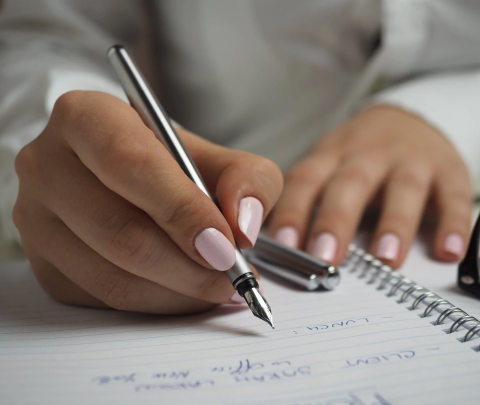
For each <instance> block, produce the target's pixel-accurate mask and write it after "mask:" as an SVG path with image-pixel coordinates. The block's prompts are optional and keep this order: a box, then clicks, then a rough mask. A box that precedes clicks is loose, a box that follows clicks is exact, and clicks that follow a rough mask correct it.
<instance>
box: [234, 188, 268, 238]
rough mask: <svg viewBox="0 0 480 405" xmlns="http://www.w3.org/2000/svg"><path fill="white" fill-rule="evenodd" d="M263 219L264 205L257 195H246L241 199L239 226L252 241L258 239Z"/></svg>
mask: <svg viewBox="0 0 480 405" xmlns="http://www.w3.org/2000/svg"><path fill="white" fill-rule="evenodd" d="M262 220H263V205H262V203H261V202H260V201H259V200H257V199H256V198H255V197H245V198H243V199H242V201H240V210H239V214H238V227H239V228H240V230H241V231H242V232H243V234H244V235H245V236H246V237H247V238H248V240H249V241H250V242H251V244H252V246H253V245H255V242H256V241H257V237H258V233H259V232H260V227H261V226H262Z"/></svg>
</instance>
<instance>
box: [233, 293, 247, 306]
mask: <svg viewBox="0 0 480 405" xmlns="http://www.w3.org/2000/svg"><path fill="white" fill-rule="evenodd" d="M230 301H233V302H236V303H237V304H243V303H244V302H245V299H244V298H243V297H242V296H241V295H240V294H239V293H238V291H235V292H234V293H233V295H232V296H231V297H230Z"/></svg>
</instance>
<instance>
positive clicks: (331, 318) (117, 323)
mask: <svg viewBox="0 0 480 405" xmlns="http://www.w3.org/2000/svg"><path fill="white" fill-rule="evenodd" d="M418 252H419V251H418ZM427 261H428V260H427V259H425V258H423V256H421V255H420V253H418V257H417V258H416V259H415V266H418V267H425V263H426V262H427ZM430 265H431V264H429V266H430ZM451 269H452V271H453V267H452V268H451ZM409 271H413V270H409ZM420 271H421V270H420V269H418V272H420ZM445 274H447V273H445ZM413 277H414V276H413V275H412V278H413ZM263 281H264V285H265V290H266V296H267V297H268V300H269V302H270V304H271V306H272V309H273V315H274V321H275V327H276V329H275V330H271V329H270V328H269V327H268V325H266V324H264V323H263V322H261V321H259V320H257V319H256V318H254V317H253V316H252V315H251V314H250V312H249V310H248V308H246V307H237V306H227V305H225V306H220V307H218V308H216V309H214V310H213V311H210V312H207V313H204V314H199V315H195V316H186V317H165V316H153V315H142V314H134V313H122V312H119V311H113V310H112V311H110V310H93V309H86V308H75V307H68V306H65V305H62V304H59V303H56V302H54V301H53V300H51V299H50V298H49V297H48V296H47V295H46V294H45V293H44V292H43V291H42V290H41V288H40V287H39V286H38V285H37V283H36V281H35V279H34V277H33V275H32V273H31V270H30V269H29V268H28V265H26V264H19V263H10V264H5V265H2V266H0V393H1V394H0V397H1V401H0V402H1V403H2V404H22V405H24V404H49V405H56V404H62V405H63V404H66V403H68V404H87V403H88V404H116V405H118V404H133V403H135V404H159V403H161V404H172V403H175V404H177V403H178V404H229V405H236V404H245V403H249V404H264V405H268V404H285V405H294V404H295V405H313V404H315V405H319V404H321V405H327V404H331V405H333V404H355V405H357V404H358V405H367V404H368V405H374V404H375V405H387V404H429V403H435V404H449V403H454V402H455V403H462V404H474V403H478V396H479V394H478V389H477V383H476V380H477V378H476V377H477V376H478V375H480V358H479V356H480V353H478V352H476V351H474V350H473V349H472V348H474V347H476V346H478V345H479V343H480V339H478V338H475V339H473V340H472V341H470V342H466V343H461V342H460V341H459V340H458V339H460V338H461V337H462V336H463V335H464V334H465V329H463V328H460V329H459V331H458V332H456V333H454V334H446V333H445V332H444V330H445V329H446V326H445V325H441V326H433V325H432V323H431V322H432V320H434V319H435V317H434V316H431V317H427V318H421V317H420V316H419V314H420V313H421V312H422V309H423V308H424V307H421V309H419V310H416V311H410V310H409V309H408V308H407V306H408V304H411V301H410V302H407V303H405V304H399V303H397V300H398V294H397V297H386V292H385V291H377V289H376V288H375V286H372V285H367V284H366V283H365V281H364V280H359V279H358V278H357V276H356V275H355V274H351V273H349V272H347V271H344V272H342V282H341V284H340V286H339V287H338V289H337V290H335V291H333V292H305V291H300V290H297V289H295V288H294V287H291V286H288V285H286V284H283V283H278V281H277V280H269V279H267V278H266V277H264V279H263ZM472 306H474V305H473V304H472ZM437 316H438V314H437ZM449 322H450V321H449ZM447 324H448V323H447Z"/></svg>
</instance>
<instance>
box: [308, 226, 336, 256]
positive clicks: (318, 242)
mask: <svg viewBox="0 0 480 405" xmlns="http://www.w3.org/2000/svg"><path fill="white" fill-rule="evenodd" d="M337 246H338V243H337V238H336V237H335V236H334V235H332V234H331V233H328V232H325V233H322V234H320V235H319V236H317V238H316V239H315V240H314V241H313V243H312V246H311V248H310V254H311V255H312V256H315V257H317V258H319V259H320V260H323V261H325V262H331V261H332V260H333V259H334V258H335V255H336V254H337Z"/></svg>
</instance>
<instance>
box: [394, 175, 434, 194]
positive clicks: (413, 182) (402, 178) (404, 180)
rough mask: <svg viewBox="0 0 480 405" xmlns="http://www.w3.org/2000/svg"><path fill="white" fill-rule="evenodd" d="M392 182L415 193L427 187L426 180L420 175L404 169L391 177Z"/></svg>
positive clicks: (421, 191)
mask: <svg viewBox="0 0 480 405" xmlns="http://www.w3.org/2000/svg"><path fill="white" fill-rule="evenodd" d="M393 184H394V185H396V186H400V187H402V188H407V189H409V190H411V191H413V192H415V193H419V194H420V193H424V192H425V191H426V188H427V182H426V181H425V179H424V178H422V176H421V175H419V174H417V173H415V172H412V171H405V172H402V173H399V174H397V175H396V176H395V178H394V179H393Z"/></svg>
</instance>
